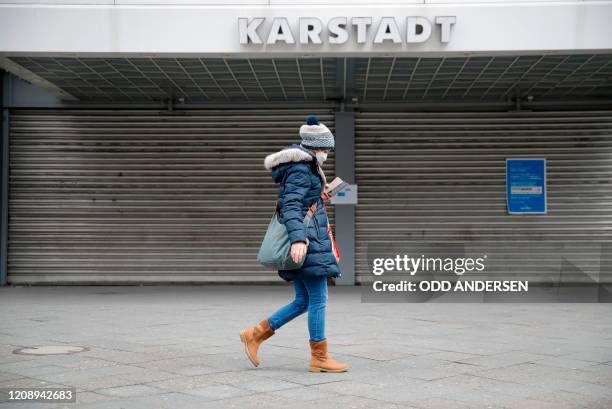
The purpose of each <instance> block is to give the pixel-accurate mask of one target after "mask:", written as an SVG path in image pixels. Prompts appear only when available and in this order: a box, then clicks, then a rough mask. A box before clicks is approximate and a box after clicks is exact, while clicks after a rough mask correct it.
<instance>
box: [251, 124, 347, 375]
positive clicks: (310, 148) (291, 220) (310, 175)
mask: <svg viewBox="0 0 612 409" xmlns="http://www.w3.org/2000/svg"><path fill="white" fill-rule="evenodd" d="M300 136H301V138H302V143H301V144H299V145H298V144H295V145H291V146H290V147H288V148H285V149H283V150H281V151H279V152H276V153H273V154H271V155H268V156H267V157H266V158H265V161H264V166H265V167H266V169H268V170H270V171H271V172H272V179H273V180H274V182H276V183H278V184H279V190H278V202H279V208H280V217H281V219H280V220H281V222H282V223H284V224H285V226H286V227H287V232H288V235H289V240H290V241H291V258H292V259H293V261H294V262H296V263H297V262H299V261H301V260H302V258H304V257H305V259H304V263H303V265H302V267H300V268H299V269H297V270H280V271H279V272H278V274H279V276H280V277H281V278H283V279H284V280H285V281H293V289H294V291H295V299H294V300H293V302H291V303H289V304H287V305H285V306H284V307H282V308H280V309H279V310H277V311H276V312H275V313H273V314H272V315H270V316H269V317H268V318H267V319H264V320H263V321H261V322H260V323H259V324H257V325H255V326H254V327H251V328H245V329H243V330H242V331H240V339H241V340H242V342H243V343H244V344H245V345H244V346H245V352H246V354H247V356H248V358H249V359H250V360H251V362H252V363H253V365H255V366H259V359H258V358H257V351H258V349H259V346H260V345H261V343H262V342H263V341H265V340H266V339H268V338H270V337H271V336H272V335H273V334H274V333H275V331H276V330H278V329H279V328H280V327H282V326H283V325H285V324H286V323H287V322H289V321H291V320H292V319H294V318H295V317H297V316H299V315H301V314H303V313H305V312H306V311H308V332H309V335H310V349H311V359H310V368H309V371H311V372H344V371H346V370H347V369H348V365H347V364H345V363H339V362H336V361H335V360H334V359H333V358H332V357H331V356H330V354H329V353H328V352H327V339H326V337H325V308H326V305H327V277H339V276H340V269H339V267H338V263H337V262H336V257H335V255H334V254H333V251H332V242H331V239H330V237H329V233H328V231H327V223H328V219H327V213H326V212H325V208H324V207H323V199H324V198H325V195H324V194H323V191H324V188H325V186H326V184H327V182H326V180H325V174H324V173H323V169H321V165H322V164H323V162H324V161H325V160H326V159H327V154H328V153H329V151H332V150H334V135H333V134H332V133H331V132H330V131H329V129H328V128H327V127H326V126H325V125H324V124H322V123H320V122H319V121H318V120H317V118H316V117H315V116H309V117H308V118H307V120H306V124H305V125H302V126H301V127H300ZM315 201H316V202H317V207H316V210H315V212H314V215H313V217H312V220H311V222H310V224H309V226H308V229H306V227H305V226H304V223H303V220H304V217H305V215H306V213H307V211H308V209H309V207H310V206H311V205H312V204H313V203H314V202H315Z"/></svg>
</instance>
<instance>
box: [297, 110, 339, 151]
mask: <svg viewBox="0 0 612 409" xmlns="http://www.w3.org/2000/svg"><path fill="white" fill-rule="evenodd" d="M300 136H301V137H302V146H303V147H304V148H308V149H322V150H330V151H331V150H334V148H335V143H334V135H333V134H332V133H331V131H330V130H329V129H328V128H327V127H326V126H325V125H324V124H322V123H320V122H319V120H318V119H317V117H316V116H314V115H310V116H309V117H308V118H306V123H305V124H304V125H302V126H301V127H300Z"/></svg>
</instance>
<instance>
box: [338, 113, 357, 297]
mask: <svg viewBox="0 0 612 409" xmlns="http://www.w3.org/2000/svg"><path fill="white" fill-rule="evenodd" d="M335 127H336V133H335V137H336V151H335V155H336V158H335V159H336V176H338V177H340V178H342V180H344V181H345V182H347V183H350V184H354V183H355V113H354V112H336V123H335ZM335 210H336V241H337V243H338V248H339V250H340V254H341V255H342V258H341V260H340V271H341V272H342V277H340V278H338V279H336V284H337V285H354V284H355V205H336V209H335Z"/></svg>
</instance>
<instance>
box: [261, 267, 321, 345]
mask: <svg viewBox="0 0 612 409" xmlns="http://www.w3.org/2000/svg"><path fill="white" fill-rule="evenodd" d="M293 289H294V290H295V300H293V302H291V303H289V304H287V305H285V306H284V307H281V308H279V309H278V310H277V311H276V312H275V313H274V314H272V315H271V316H270V317H269V318H268V323H269V324H270V327H271V328H272V329H273V330H275V331H276V330H277V329H278V328H280V327H282V326H283V325H285V324H286V323H288V322H289V321H291V320H292V319H294V318H295V317H297V316H298V315H301V314H303V313H305V312H306V311H308V333H309V334H310V339H311V340H312V341H321V340H323V339H325V307H326V305H327V277H326V276H317V277H307V278H301V279H300V278H296V279H294V280H293Z"/></svg>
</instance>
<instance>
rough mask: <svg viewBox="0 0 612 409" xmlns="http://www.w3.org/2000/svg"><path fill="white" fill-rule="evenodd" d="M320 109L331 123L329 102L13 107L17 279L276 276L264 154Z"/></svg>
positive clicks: (272, 192)
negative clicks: (284, 106)
mask: <svg viewBox="0 0 612 409" xmlns="http://www.w3.org/2000/svg"><path fill="white" fill-rule="evenodd" d="M311 113H314V114H317V115H318V116H319V118H320V119H321V120H322V121H323V122H325V123H326V124H327V125H328V126H329V127H330V129H332V130H333V125H334V123H333V122H334V117H333V115H332V111H331V110H326V109H320V110H318V112H312V111H310V110H309V111H306V110H246V109H245V110H180V111H174V112H169V111H157V110H14V111H12V112H11V120H10V182H9V183H10V184H9V258H8V280H9V282H11V283H75V284H77V283H78V284H82V283H117V284H120V283H135V282H136V283H148V282H213V281H214V282H262V281H263V282H265V281H278V280H279V278H278V276H277V275H276V272H273V271H269V270H265V269H263V268H262V267H260V266H259V264H258V263H257V261H256V253H257V249H258V248H259V244H260V242H261V239H262V237H263V234H264V232H265V229H266V227H267V224H268V222H269V220H270V217H271V215H272V211H273V208H274V201H275V199H276V187H275V185H274V183H273V182H272V179H271V177H270V173H269V171H267V170H266V169H264V167H263V160H264V157H265V155H267V154H269V153H272V152H274V151H276V150H278V149H280V148H281V147H283V146H285V145H287V144H289V143H294V142H298V141H299V135H298V129H299V126H300V125H301V124H302V123H303V121H304V118H305V117H306V115H308V114H311ZM333 169H334V162H333V159H332V160H329V161H328V162H327V163H326V166H325V170H326V173H327V175H328V177H329V176H333V174H334V172H333ZM330 213H331V214H330V218H331V219H332V220H333V211H332V210H331V209H330Z"/></svg>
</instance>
